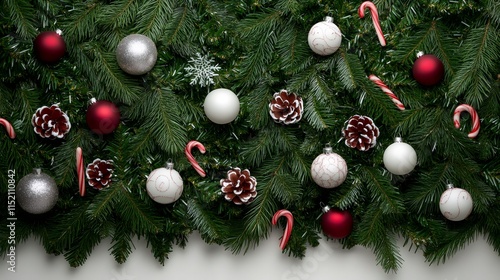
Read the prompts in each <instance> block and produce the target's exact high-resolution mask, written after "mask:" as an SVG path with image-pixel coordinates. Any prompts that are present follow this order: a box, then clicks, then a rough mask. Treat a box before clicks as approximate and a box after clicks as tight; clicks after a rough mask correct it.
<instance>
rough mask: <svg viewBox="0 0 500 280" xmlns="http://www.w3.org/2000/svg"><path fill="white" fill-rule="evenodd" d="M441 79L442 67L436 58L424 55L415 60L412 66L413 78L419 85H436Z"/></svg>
mask: <svg viewBox="0 0 500 280" xmlns="http://www.w3.org/2000/svg"><path fill="white" fill-rule="evenodd" d="M443 77H444V65H443V62H441V60H439V58H437V57H436V56H434V55H432V54H425V55H422V56H420V57H419V58H417V60H415V63H414V64H413V78H415V80H416V81H417V82H419V83H420V84H421V85H424V86H433V85H436V84H438V83H439V82H440V81H441V80H442V79H443Z"/></svg>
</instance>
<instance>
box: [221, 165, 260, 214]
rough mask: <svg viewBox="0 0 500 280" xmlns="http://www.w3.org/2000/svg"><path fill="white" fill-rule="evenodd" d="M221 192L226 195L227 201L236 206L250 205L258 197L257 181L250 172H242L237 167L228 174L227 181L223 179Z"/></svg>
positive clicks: (246, 170)
mask: <svg viewBox="0 0 500 280" xmlns="http://www.w3.org/2000/svg"><path fill="white" fill-rule="evenodd" d="M220 185H221V186H222V188H221V191H222V192H223V193H224V194H225V196H224V197H225V198H226V200H227V201H232V202H234V204H236V205H241V204H248V203H250V202H252V201H253V200H254V199H255V197H256V196H257V190H256V186H257V180H256V179H255V177H253V176H250V171H249V170H248V169H245V170H243V171H241V169H240V168H238V167H236V168H233V169H231V170H229V171H228V172H227V179H221V180H220Z"/></svg>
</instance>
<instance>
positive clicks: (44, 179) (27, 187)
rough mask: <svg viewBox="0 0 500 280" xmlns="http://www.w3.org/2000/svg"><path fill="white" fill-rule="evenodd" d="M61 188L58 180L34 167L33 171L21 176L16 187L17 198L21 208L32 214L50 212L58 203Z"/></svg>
mask: <svg viewBox="0 0 500 280" xmlns="http://www.w3.org/2000/svg"><path fill="white" fill-rule="evenodd" d="M58 198H59V190H58V189H57V184H56V181H54V179H53V178H52V177H50V176H49V175H47V174H45V173H42V170H41V169H40V168H34V169H33V173H31V174H28V175H26V176H24V177H23V178H21V180H19V182H18V183H17V187H16V200H17V203H18V204H19V206H21V208H22V209H23V210H24V211H26V212H28V213H31V214H42V213H45V212H48V211H49V210H50V209H52V208H53V207H54V205H56V202H57V199H58Z"/></svg>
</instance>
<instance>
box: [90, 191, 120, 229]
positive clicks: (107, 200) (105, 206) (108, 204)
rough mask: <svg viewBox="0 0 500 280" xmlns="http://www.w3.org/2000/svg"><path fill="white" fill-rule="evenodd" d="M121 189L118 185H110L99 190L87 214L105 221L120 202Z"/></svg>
mask: <svg viewBox="0 0 500 280" xmlns="http://www.w3.org/2000/svg"><path fill="white" fill-rule="evenodd" d="M120 192H121V189H120V188H119V187H117V186H113V187H108V188H105V189H102V190H100V191H99V193H98V194H97V195H96V196H95V197H94V198H93V199H92V203H91V204H90V205H89V207H88V208H87V210H86V212H87V214H88V215H89V216H90V217H91V218H92V219H93V220H94V219H95V220H97V221H100V222H103V221H105V220H107V219H108V218H109V217H110V216H111V214H112V213H113V209H115V208H116V205H117V203H118V199H119V194H120Z"/></svg>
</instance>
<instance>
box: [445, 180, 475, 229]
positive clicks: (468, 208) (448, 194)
mask: <svg viewBox="0 0 500 280" xmlns="http://www.w3.org/2000/svg"><path fill="white" fill-rule="evenodd" d="M472 206H473V201H472V197H471V195H470V194H469V192H467V191H466V190H464V189H461V188H455V187H453V185H452V184H449V185H448V189H447V190H446V191H445V192H443V194H442V195H441V198H440V199H439V210H441V214H443V216H444V217H445V218H446V219H448V220H450V221H455V222H458V221H462V220H464V219H465V218H467V217H468V216H469V215H470V213H471V212H472Z"/></svg>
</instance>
